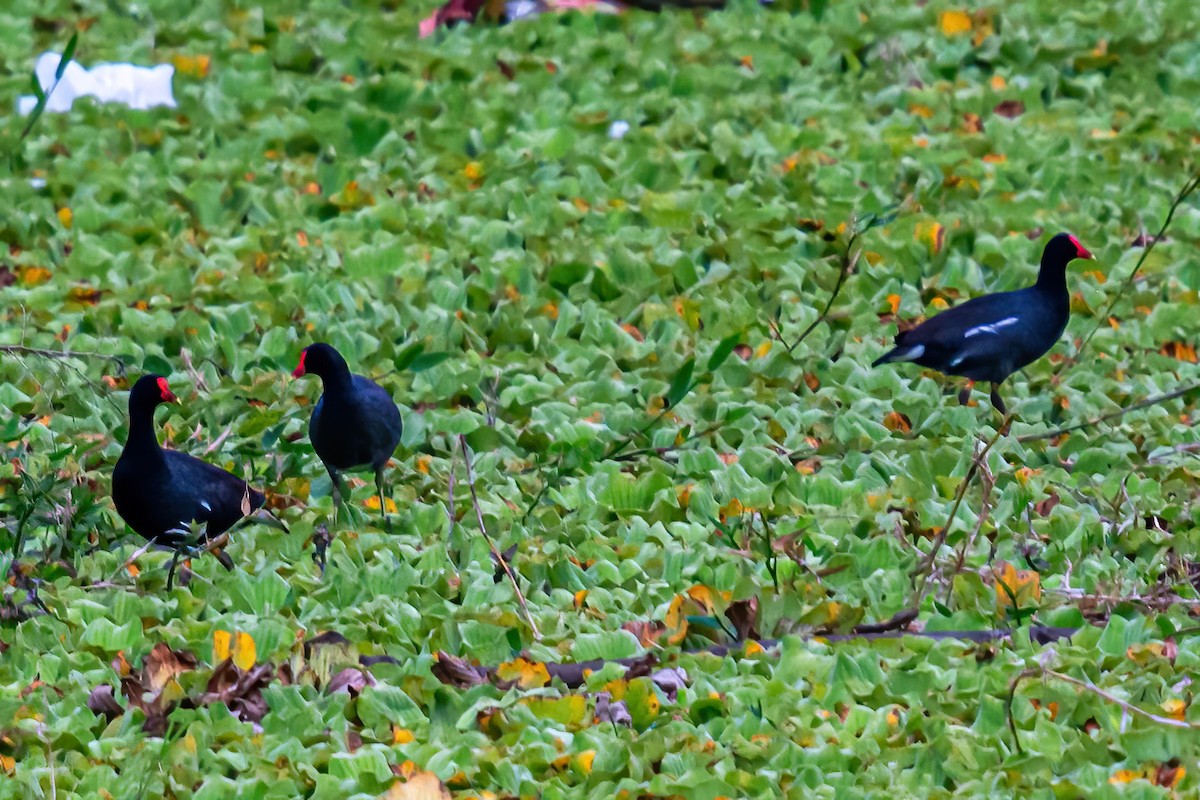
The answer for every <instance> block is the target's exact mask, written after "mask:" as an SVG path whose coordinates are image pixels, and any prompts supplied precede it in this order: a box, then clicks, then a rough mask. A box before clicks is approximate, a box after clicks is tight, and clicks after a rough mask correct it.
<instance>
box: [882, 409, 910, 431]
mask: <svg viewBox="0 0 1200 800" xmlns="http://www.w3.org/2000/svg"><path fill="white" fill-rule="evenodd" d="M883 427H885V428H887V429H888V430H889V431H900V432H901V433H908V432H910V431H911V430H912V422H911V421H910V420H909V419H908V417H907V416H905V415H904V414H901V413H900V412H899V411H890V412H888V414H887V415H886V416H885V417H884V418H883Z"/></svg>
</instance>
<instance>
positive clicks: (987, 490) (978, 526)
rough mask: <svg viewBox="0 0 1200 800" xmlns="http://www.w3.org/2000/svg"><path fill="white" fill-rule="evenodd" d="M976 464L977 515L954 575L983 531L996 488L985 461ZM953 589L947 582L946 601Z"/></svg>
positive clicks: (959, 553) (990, 510)
mask: <svg viewBox="0 0 1200 800" xmlns="http://www.w3.org/2000/svg"><path fill="white" fill-rule="evenodd" d="M976 463H978V464H979V481H980V483H981V484H982V486H983V490H982V492H981V493H980V498H979V515H978V518H977V519H976V520H975V528H974V529H973V530H972V531H971V535H970V536H968V537H967V539H966V541H964V542H963V546H962V550H960V551H959V552H958V558H957V559H956V560H955V562H954V573H953V574H954V575H957V574H958V573H959V572H961V571H962V568H963V565H964V564H965V563H966V562H967V553H969V552H970V551H971V547H972V546H973V545H974V544H975V539H976V538H978V536H979V532H980V531H982V530H983V526H984V525H985V524H986V523H987V519H988V517H989V516H990V515H991V513H992V490H993V489H994V488H995V486H996V478H995V476H994V475H992V471H991V470H990V469H988V465H987V462H986V461H982V460H980V461H977V462H976ZM951 519H953V517H951ZM947 524H948V523H947ZM989 560H990V559H989ZM953 588H954V583H953V581H950V582H948V583H947V586H946V592H947V597H946V599H947V600H948V599H949V593H950V592H951V591H953ZM1013 607H1014V608H1015V607H1016V603H1014V604H1013Z"/></svg>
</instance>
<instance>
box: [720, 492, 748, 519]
mask: <svg viewBox="0 0 1200 800" xmlns="http://www.w3.org/2000/svg"><path fill="white" fill-rule="evenodd" d="M743 511H745V509H744V508H743V507H742V501H741V500H738V499H737V498H736V497H735V498H733V499H732V500H730V501H729V502H728V503H726V504H725V505H723V506H721V521H722V522H724V521H725V520H727V519H729V518H730V517H737V516H741V514H742V512H743Z"/></svg>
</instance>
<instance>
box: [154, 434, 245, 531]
mask: <svg viewBox="0 0 1200 800" xmlns="http://www.w3.org/2000/svg"><path fill="white" fill-rule="evenodd" d="M165 455H166V457H167V465H168V467H169V469H170V474H171V480H170V485H169V487H168V488H167V490H166V493H167V497H166V498H164V499H169V500H170V507H171V508H172V509H175V510H176V511H177V512H178V513H179V514H180V515H182V516H187V515H189V514H190V518H189V519H183V520H181V523H183V524H185V525H186V524H187V522H190V521H191V520H195V521H197V522H203V523H205V525H206V531H207V534H208V536H209V537H210V538H211V537H213V536H216V535H218V534H220V533H222V532H224V531H226V530H228V529H229V528H230V527H231V526H232V525H233V524H234V523H236V522H237V521H238V520H240V519H242V517H244V516H246V514H247V513H248V512H252V511H254V510H255V509H258V508H260V507H262V505H263V503H264V502H265V501H266V498H265V497H264V496H263V494H262V492H259V491H258V490H256V489H253V488H251V487H249V486H247V484H246V482H245V481H243V480H242V479H241V478H239V477H237V476H236V475H234V474H232V473H230V472H226V471H225V470H223V469H221V468H220V467H216V466H213V465H212V464H209V463H207V462H205V461H201V460H200V459H198V458H195V457H193V456H189V455H187V454H186V453H180V452H177V451H174V450H168V451H166V452H165ZM246 506H248V509H247V508H246Z"/></svg>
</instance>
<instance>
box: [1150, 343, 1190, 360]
mask: <svg viewBox="0 0 1200 800" xmlns="http://www.w3.org/2000/svg"><path fill="white" fill-rule="evenodd" d="M1158 352H1160V353H1162V354H1163V355H1164V356H1168V357H1170V358H1174V359H1178V360H1179V361H1187V362H1189V363H1191V364H1195V363H1196V348H1195V347H1193V346H1192V345H1190V344H1185V343H1183V342H1167V343H1166V344H1164V345H1163V346H1162V349H1160V350H1159V351H1158Z"/></svg>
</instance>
